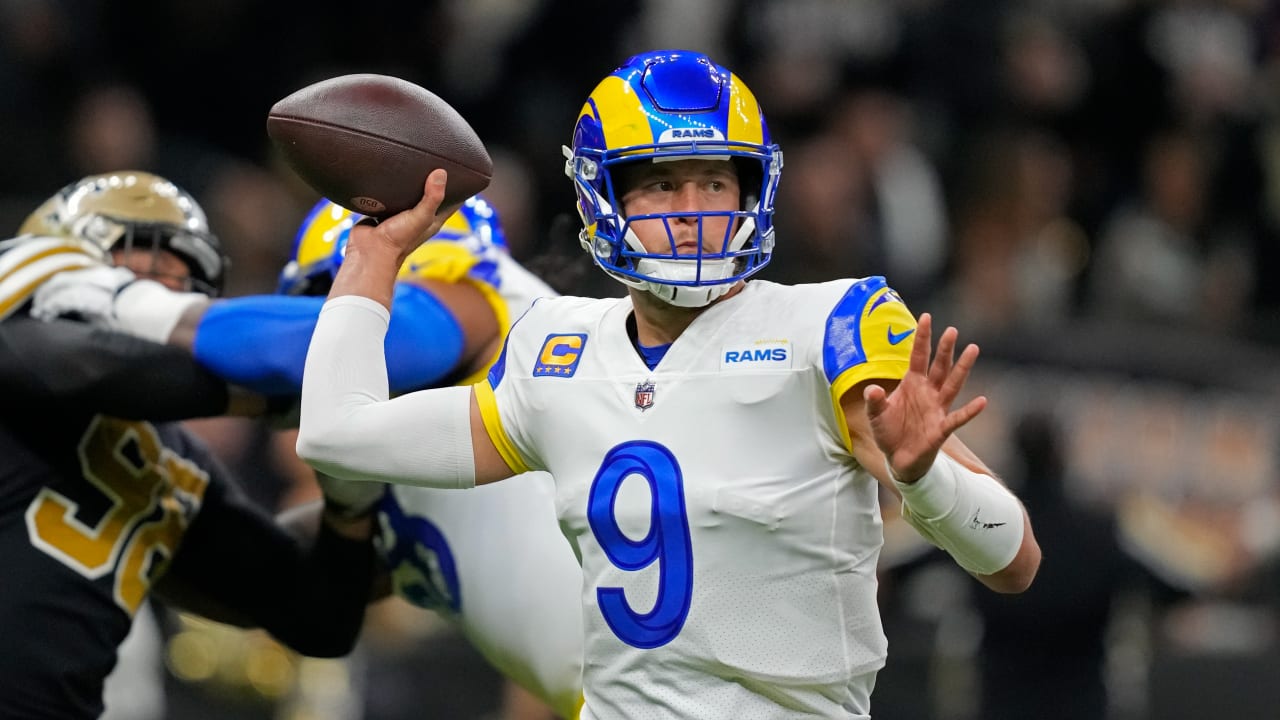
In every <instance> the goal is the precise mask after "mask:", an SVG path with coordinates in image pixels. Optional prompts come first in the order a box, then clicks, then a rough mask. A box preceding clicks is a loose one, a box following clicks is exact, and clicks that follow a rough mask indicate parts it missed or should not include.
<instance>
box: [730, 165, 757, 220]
mask: <svg viewBox="0 0 1280 720" xmlns="http://www.w3.org/2000/svg"><path fill="white" fill-rule="evenodd" d="M730 161H731V162H732V163H733V167H734V169H735V170H737V171H738V187H740V188H742V200H741V205H742V206H741V207H739V208H738V209H739V210H750V209H751V208H753V207H755V205H756V203H758V202H760V192H759V188H760V186H761V184H762V183H763V182H764V169H763V167H762V166H761V164H760V163H759V162H755V161H751V160H748V159H747V158H742V157H733V158H730Z"/></svg>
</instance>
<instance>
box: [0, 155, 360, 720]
mask: <svg viewBox="0 0 1280 720" xmlns="http://www.w3.org/2000/svg"><path fill="white" fill-rule="evenodd" d="M23 233H24V234H22V235H20V236H19V237H17V238H14V239H12V240H7V241H4V242H3V243H0V318H3V320H2V321H0V557H2V558H3V564H2V567H3V570H2V574H0V638H3V643H2V648H3V649H0V717H3V718H53V717H56V718H71V719H76V718H94V717H97V716H98V715H100V714H101V712H102V710H103V707H102V683H103V679H104V678H105V677H106V676H107V674H108V673H109V672H110V671H111V669H112V667H113V666H114V665H115V662H116V648H117V646H118V645H119V644H120V642H121V641H122V640H123V639H124V637H125V635H126V634H127V633H128V631H129V627H130V624H131V622H132V620H133V617H134V614H135V613H136V612H137V610H138V608H139V606H140V605H141V603H142V601H143V599H144V598H145V597H146V596H147V595H148V593H152V592H154V593H155V594H156V595H157V596H158V597H160V598H161V599H162V600H165V601H168V602H171V603H174V604H176V605H178V606H180V607H183V608H185V609H188V610H193V611H195V612H200V613H202V614H206V615H209V616H211V617H214V618H215V619H218V620H223V621H228V622H236V623H238V624H242V625H246V626H257V627H262V628H264V629H266V630H267V631H269V632H270V633H272V634H273V635H274V636H275V637H276V638H278V639H279V640H281V641H282V642H284V643H285V644H287V645H288V646H290V647H291V648H293V649H295V650H297V651H298V652H301V653H303V654H306V655H313V656H341V655H344V654H346V653H348V652H349V651H350V649H351V647H352V645H353V643H354V641H355V638H356V635H357V634H358V632H359V628H360V624H361V622H362V620H363V613H364V607H365V603H366V601H367V599H368V596H369V588H370V583H371V577H372V572H373V553H372V546H371V543H370V542H369V536H370V533H371V523H370V520H369V518H368V517H367V516H366V517H355V518H350V517H340V516H339V513H336V512H329V511H326V512H325V513H324V515H323V520H322V522H321V523H320V529H319V531H318V532H316V533H311V534H305V533H291V532H288V531H286V529H285V528H283V527H282V526H280V525H277V524H276V522H275V520H274V519H273V518H272V517H270V515H268V514H266V513H265V512H263V511H261V510H260V509H258V508H257V507H255V506H254V505H252V504H251V503H250V502H249V501H248V499H247V498H246V497H245V496H244V495H243V494H242V493H241V492H239V491H238V490H237V489H236V486H235V484H234V483H233V482H232V481H231V479H230V478H229V477H228V476H227V473H226V471H225V470H224V469H223V468H222V467H221V466H220V465H219V464H218V462H217V461H216V460H215V459H214V458H213V457H212V456H211V454H210V453H209V452H208V451H207V450H206V449H205V448H203V447H202V446H201V444H200V443H199V442H198V441H197V440H196V439H195V438H194V437H192V436H191V435H190V434H188V433H187V432H186V431H184V430H183V429H182V428H181V427H180V426H178V425H177V424H174V423H171V422H166V421H168V420H173V419H177V418H186V417H195V416H202V415H216V414H222V413H225V412H228V411H229V410H230V411H233V412H235V411H255V410H256V411H260V410H262V409H263V407H262V404H261V401H260V400H258V399H255V398H252V397H240V396H238V395H235V394H233V393H231V392H230V391H229V390H228V388H227V386H226V385H225V383H224V382H223V381H221V380H219V379H217V378H216V377H214V376H212V375H211V374H209V373H207V372H205V371H203V370H202V369H200V368H199V366H197V365H196V364H195V363H194V362H193V361H192V359H191V357H190V355H189V354H187V353H186V352H184V351H181V350H178V349H176V348H173V347H167V346H164V345H160V344H155V343H151V342H147V341H145V340H139V339H135V338H132V337H128V336H124V335H120V334H116V333H111V332H107V331H103V330H97V329H94V328H92V327H90V326H89V325H87V324H83V323H78V322H75V321H74V320H65V319H64V320H54V321H52V322H40V321H37V320H35V319H34V318H31V317H29V316H28V314H27V312H28V309H29V307H30V302H29V301H30V297H31V295H32V293H33V292H35V290H36V288H37V287H38V286H39V285H40V283H41V282H43V281H44V280H45V279H47V278H48V277H49V276H51V275H52V274H54V273H57V272H60V271H62V270H66V269H73V268H76V267H83V266H86V265H88V264H92V263H98V262H101V261H102V260H104V259H106V258H108V257H110V259H112V260H113V261H114V262H115V263H116V264H119V265H123V266H127V267H129V268H130V269H131V270H132V271H134V272H135V273H137V274H138V275H139V276H141V277H150V278H152V279H155V280H158V281H160V282H162V283H163V284H165V285H166V286H168V287H171V288H175V289H198V290H204V291H207V292H215V291H216V289H217V288H218V286H219V284H220V281H221V278H222V273H223V271H224V269H225V258H224V257H223V255H222V253H221V251H220V249H219V245H218V242H217V240H216V239H215V238H214V236H213V235H212V234H210V233H209V231H208V227H207V222H206V220H205V217H204V214H203V212H202V211H201V209H200V207H199V206H198V205H197V204H196V202H195V201H194V199H193V198H192V197H191V196H190V195H188V194H187V193H185V192H184V191H182V190H180V189H179V188H177V187H176V186H174V185H173V184H172V183H169V182H168V181H166V180H164V179H163V178H159V177H156V176H153V175H149V174H146V173H140V172H126V173H113V174H109V175H102V176H95V177H90V178H86V179H84V180H82V181H80V182H78V183H73V184H72V185H69V186H67V188H64V189H63V190H62V191H61V192H59V193H58V194H57V195H55V196H54V197H53V198H51V199H50V200H49V201H48V202H46V203H45V204H44V205H42V206H41V207H40V208H39V209H38V210H37V211H36V212H35V213H34V214H33V215H32V216H31V218H29V219H28V221H27V222H26V223H25V224H24V226H23ZM140 302H141V303H142V309H141V311H142V312H145V303H146V299H145V298H143V299H142V300H141V301H140ZM166 333H167V330H166Z"/></svg>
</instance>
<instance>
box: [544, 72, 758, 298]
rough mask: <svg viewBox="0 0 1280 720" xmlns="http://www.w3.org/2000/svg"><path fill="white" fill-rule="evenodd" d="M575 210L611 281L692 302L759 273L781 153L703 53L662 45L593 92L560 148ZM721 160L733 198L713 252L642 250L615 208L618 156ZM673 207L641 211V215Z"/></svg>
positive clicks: (745, 99) (754, 111)
mask: <svg viewBox="0 0 1280 720" xmlns="http://www.w3.org/2000/svg"><path fill="white" fill-rule="evenodd" d="M564 153H565V158H566V162H565V173H566V174H567V175H569V177H571V178H572V179H573V184H574V190H575V191H576V192H577V195H578V212H579V214H580V215H581V216H582V223H583V230H582V232H581V235H580V238H581V241H582V246H583V248H584V249H586V250H587V252H588V253H590V254H591V256H592V258H593V259H594V260H595V262H596V264H597V265H599V266H600V267H601V268H602V269H604V271H605V272H606V273H608V274H609V275H610V276H612V277H613V278H615V279H617V280H619V281H620V282H622V283H624V284H626V285H629V286H632V287H638V288H642V289H645V290H648V291H649V292H652V293H654V294H655V295H657V296H658V297H660V298H662V299H664V300H666V301H667V302H670V303H672V304H675V305H682V306H700V305H705V304H706V303H708V302H710V301H712V300H714V299H715V298H717V297H719V296H720V295H722V294H723V293H724V292H725V291H727V290H728V289H729V288H730V287H732V286H733V284H734V283H736V282H737V281H739V280H741V279H743V278H746V277H748V276H750V275H753V274H755V273H756V272H758V271H759V270H760V269H761V268H762V267H764V265H765V264H766V263H768V262H769V258H770V256H771V254H772V251H773V243H774V232H773V212H774V196H775V194H776V192H777V187H778V178H779V176H780V174H781V171H782V152H781V151H780V150H779V149H778V146H777V145H775V144H773V142H772V141H771V139H770V137H769V128H768V126H767V125H766V124H765V118H764V113H763V112H762V111H761V109H760V105H759V103H758V102H756V98H755V96H754V95H753V94H752V93H751V90H750V89H748V88H747V86H746V85H745V84H744V83H743V82H742V80H741V79H739V78H738V77H737V76H736V75H734V74H733V73H731V72H730V71H729V70H727V69H726V68H724V67H722V66H720V65H717V64H716V63H715V62H713V61H712V60H711V59H710V58H709V57H707V56H706V55H703V54H702V53H697V52H690V51H683V50H663V51H657V52H650V53H645V54H642V55H636V56H633V57H632V58H630V59H629V60H627V62H626V63H624V64H623V65H622V67H620V68H618V69H617V70H615V71H613V73H612V74H610V75H609V76H608V77H606V78H605V79H604V80H603V81H601V82H600V84H599V85H597V86H596V88H595V90H593V91H592V93H591V95H590V97H588V98H587V102H586V104H585V105H583V107H582V111H581V112H580V113H579V115H578V122H577V125H576V126H575V127H574V131H573V141H572V145H571V146H569V147H566V148H564ZM686 158H701V159H724V160H730V161H732V162H733V163H734V164H735V166H737V170H738V176H739V182H740V185H741V188H742V196H743V199H742V205H741V207H740V208H739V210H738V211H736V212H730V213H725V212H716V213H710V212H704V213H682V214H681V215H682V216H684V217H688V216H690V215H695V216H698V217H697V219H698V220H699V222H701V218H702V217H704V216H707V215H719V216H724V215H731V216H733V217H734V218H735V222H733V223H731V228H732V229H731V231H730V233H731V234H730V236H729V237H727V238H726V242H725V245H724V248H723V251H722V252H719V253H705V252H704V253H700V254H699V255H697V256H696V257H690V256H684V257H681V256H679V255H678V254H677V253H676V251H675V249H674V248H673V249H672V250H671V252H669V253H667V252H663V253H649V252H646V251H645V250H644V247H643V246H642V245H641V244H640V241H639V239H638V238H637V237H636V236H635V234H634V233H632V232H631V230H630V228H629V225H630V223H631V222H633V221H635V220H639V219H642V218H639V217H636V218H626V217H624V216H623V215H622V212H621V204H620V197H621V192H622V191H621V189H619V188H618V187H617V186H616V185H615V180H614V179H613V176H612V171H613V170H614V169H616V166H618V165H620V164H623V163H634V162H649V161H653V162H658V161H660V160H675V159H686ZM675 216H676V215H675V214H674V213H664V214H656V215H645V216H644V217H643V219H652V218H662V219H663V220H664V221H667V220H669V219H671V218H673V217H675Z"/></svg>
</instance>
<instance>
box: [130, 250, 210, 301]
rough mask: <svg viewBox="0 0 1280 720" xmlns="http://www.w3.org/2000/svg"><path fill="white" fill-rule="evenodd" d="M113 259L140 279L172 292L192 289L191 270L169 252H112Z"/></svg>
mask: <svg viewBox="0 0 1280 720" xmlns="http://www.w3.org/2000/svg"><path fill="white" fill-rule="evenodd" d="M111 257H112V259H113V261H114V262H115V264H116V265H117V266H119V267H127V268H129V269H130V270H132V271H133V273H134V274H135V275H137V276H138V277H140V278H147V279H149V280H155V281H156V282H158V283H160V284H161V285H164V286H165V287H167V288H169V289H170V290H178V291H183V292H185V291H188V290H190V289H191V268H189V267H187V264H186V263H185V262H183V261H182V260H181V259H180V258H179V257H178V256H177V255H174V254H173V253H171V252H169V251H168V250H153V249H151V248H134V249H132V250H127V251H126V250H112V251H111Z"/></svg>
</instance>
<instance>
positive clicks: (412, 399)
mask: <svg viewBox="0 0 1280 720" xmlns="http://www.w3.org/2000/svg"><path fill="white" fill-rule="evenodd" d="M390 318H391V315H390V313H389V312H387V309H386V308H385V307H383V306H382V305H380V304H379V303H377V302H375V301H373V300H370V299H369V298H366V297H361V296H358V295H344V296H341V297H337V298H333V299H332V300H329V301H328V302H326V303H325V304H324V308H323V309H322V310H321V311H320V319H319V321H318V322H317V323H316V329H315V334H313V335H312V336H311V346H310V348H308V350H307V362H306V366H305V368H304V370H303V375H302V412H301V418H300V422H299V425H298V445H297V450H298V457H300V458H302V459H303V460H306V461H307V462H308V463H309V464H310V465H311V466H312V467H314V468H315V469H316V470H319V471H320V472H323V473H326V474H329V475H332V476H334V477H337V478H342V479H345V480H376V481H380V482H389V483H399V484H402V485H423V486H428V487H439V488H465V487H472V486H474V485H475V481H476V477H475V476H476V473H475V458H474V455H473V453H472V448H471V388H469V387H447V388H437V389H430V390H421V391H418V392H415V393H410V394H408V395H402V396H400V397H397V398H394V399H388V397H389V394H390V392H389V388H388V383H387V362H386V356H385V354H384V353H383V342H384V341H385V338H386V334H387V324H388V322H389V321H390Z"/></svg>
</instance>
